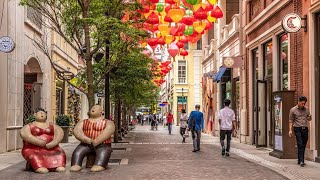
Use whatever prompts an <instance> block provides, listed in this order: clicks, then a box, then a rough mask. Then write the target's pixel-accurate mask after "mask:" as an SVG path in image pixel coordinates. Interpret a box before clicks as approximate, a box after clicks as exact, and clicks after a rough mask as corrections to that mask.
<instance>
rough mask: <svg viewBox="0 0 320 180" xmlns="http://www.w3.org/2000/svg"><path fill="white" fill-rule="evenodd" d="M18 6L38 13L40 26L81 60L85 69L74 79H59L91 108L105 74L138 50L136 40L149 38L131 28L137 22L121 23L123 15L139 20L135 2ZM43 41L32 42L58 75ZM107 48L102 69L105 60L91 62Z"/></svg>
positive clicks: (28, 1) (48, 1)
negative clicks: (107, 61)
mask: <svg viewBox="0 0 320 180" xmlns="http://www.w3.org/2000/svg"><path fill="white" fill-rule="evenodd" d="M20 4H21V5H24V6H28V7H29V8H33V9H34V10H35V11H36V12H37V13H38V14H41V16H42V18H39V19H40V20H41V24H42V26H43V27H45V29H49V30H51V31H54V32H57V33H58V34H59V35H60V36H61V37H62V38H63V39H64V40H65V41H66V42H67V43H69V44H70V45H72V47H73V48H74V49H75V50H76V51H77V52H78V54H79V55H80V57H81V58H82V59H83V60H84V62H85V68H84V69H83V71H82V72H81V73H79V74H78V75H77V77H76V79H73V80H72V81H71V82H70V81H68V80H67V79H64V77H63V76H60V77H61V78H62V79H64V80H67V81H68V82H69V83H70V84H71V85H73V86H75V87H76V88H78V89H79V90H80V91H82V92H83V93H85V94H86V95H87V97H88V100H89V106H90V107H92V106H93V105H94V94H95V93H97V92H98V90H99V85H100V84H101V82H102V80H103V78H104V76H105V73H106V72H109V71H110V70H111V69H113V68H114V67H116V66H118V65H119V64H120V63H121V61H122V60H123V59H125V58H124V57H126V56H127V54H130V51H131V50H132V49H135V48H137V47H138V41H139V40H140V39H141V38H145V37H147V36H148V34H147V33H146V32H145V31H142V30H139V29H137V28H135V27H134V25H135V24H136V23H137V20H135V21H133V20H129V21H121V19H122V17H123V16H124V14H125V13H126V12H129V13H130V17H131V19H139V18H138V14H136V13H135V12H136V10H137V9H138V8H141V7H140V6H139V4H138V3H137V2H136V1H123V0H21V3H20ZM48 34H50V33H48ZM44 39H46V38H44V37H39V38H37V39H34V44H35V45H36V46H37V47H39V48H40V49H41V50H42V51H43V52H44V53H45V54H46V55H47V57H48V58H49V59H50V62H51V65H52V67H53V68H54V69H55V70H56V72H57V73H58V75H59V73H60V72H59V70H58V68H56V65H55V63H54V62H53V61H52V59H51V52H50V47H48V44H51V43H48V42H46V41H45V40H44ZM106 42H110V44H107V43H106ZM106 46H109V48H110V55H111V57H110V63H109V64H110V65H109V67H108V68H105V66H104V64H105V62H106V60H105V59H103V60H101V61H100V62H99V63H94V61H93V57H94V56H95V55H96V54H97V53H99V52H102V53H103V52H104V51H105V47H106ZM135 53H138V54H139V53H140V52H135ZM138 58H139V57H138ZM128 68H130V67H128Z"/></svg>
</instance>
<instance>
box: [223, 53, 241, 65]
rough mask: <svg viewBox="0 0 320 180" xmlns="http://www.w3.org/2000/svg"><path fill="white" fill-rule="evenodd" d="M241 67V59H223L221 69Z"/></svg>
mask: <svg viewBox="0 0 320 180" xmlns="http://www.w3.org/2000/svg"><path fill="white" fill-rule="evenodd" d="M241 66H242V57H239V56H237V57H223V64H222V67H224V68H239V67H241Z"/></svg>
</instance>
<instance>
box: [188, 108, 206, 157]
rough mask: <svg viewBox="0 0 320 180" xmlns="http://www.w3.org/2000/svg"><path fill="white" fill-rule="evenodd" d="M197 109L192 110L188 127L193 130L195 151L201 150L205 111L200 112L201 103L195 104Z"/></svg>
mask: <svg viewBox="0 0 320 180" xmlns="http://www.w3.org/2000/svg"><path fill="white" fill-rule="evenodd" d="M195 109H196V110H195V111H192V112H191V113H190V116H189V122H188V127H189V131H190V130H191V134H192V141H193V151H192V152H197V151H200V138H201V131H202V130H203V113H202V112H200V105H196V106H195Z"/></svg>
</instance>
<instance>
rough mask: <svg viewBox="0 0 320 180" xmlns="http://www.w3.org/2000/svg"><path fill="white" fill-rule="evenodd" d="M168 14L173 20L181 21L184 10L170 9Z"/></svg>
mask: <svg viewBox="0 0 320 180" xmlns="http://www.w3.org/2000/svg"><path fill="white" fill-rule="evenodd" d="M168 16H169V17H170V18H171V19H172V21H173V22H175V23H177V22H179V21H180V20H181V19H182V18H183V16H184V11H183V10H182V9H170V10H169V12H168Z"/></svg>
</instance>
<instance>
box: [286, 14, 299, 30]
mask: <svg viewBox="0 0 320 180" xmlns="http://www.w3.org/2000/svg"><path fill="white" fill-rule="evenodd" d="M282 27H283V29H284V30H285V31H287V32H288V33H295V32H298V31H299V30H300V29H301V27H302V18H301V17H300V16H299V15H298V14H296V13H290V14H288V15H286V16H285V17H284V18H283V20H282Z"/></svg>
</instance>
